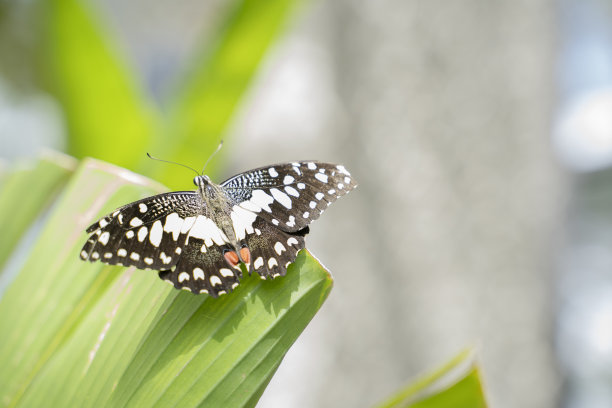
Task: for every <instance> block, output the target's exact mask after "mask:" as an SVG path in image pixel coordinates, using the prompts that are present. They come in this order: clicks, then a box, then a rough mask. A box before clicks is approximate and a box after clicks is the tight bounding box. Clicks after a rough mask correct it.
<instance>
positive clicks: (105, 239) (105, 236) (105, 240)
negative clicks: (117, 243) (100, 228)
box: [98, 231, 110, 245]
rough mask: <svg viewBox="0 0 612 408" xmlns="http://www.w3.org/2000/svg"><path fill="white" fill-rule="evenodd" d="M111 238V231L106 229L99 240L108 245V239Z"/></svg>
mask: <svg viewBox="0 0 612 408" xmlns="http://www.w3.org/2000/svg"><path fill="white" fill-rule="evenodd" d="M109 238H110V232H108V231H105V232H103V233H102V235H100V238H98V241H99V242H100V243H101V244H102V245H106V244H108V239H109Z"/></svg>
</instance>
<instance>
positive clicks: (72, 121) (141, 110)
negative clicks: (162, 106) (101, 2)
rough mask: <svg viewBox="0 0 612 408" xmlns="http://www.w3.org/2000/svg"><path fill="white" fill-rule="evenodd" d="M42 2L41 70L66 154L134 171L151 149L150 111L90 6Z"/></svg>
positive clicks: (152, 124)
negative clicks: (61, 117) (64, 128)
mask: <svg viewBox="0 0 612 408" xmlns="http://www.w3.org/2000/svg"><path fill="white" fill-rule="evenodd" d="M44 4H45V8H46V10H45V12H44V13H43V16H44V22H43V23H44V24H45V27H46V30H45V38H44V42H43V45H42V50H41V51H42V55H43V56H44V58H45V61H44V64H43V66H44V67H45V73H46V74H47V75H48V77H49V78H48V82H49V83H50V87H51V90H52V91H53V92H54V93H55V94H56V96H57V97H58V99H59V101H60V102H61V104H62V107H63V110H64V114H65V117H66V122H67V124H68V129H69V139H68V140H69V146H68V147H69V153H71V154H72V155H75V156H77V157H84V156H95V157H97V158H100V159H103V160H107V161H111V162H113V163H115V164H118V165H121V166H124V167H128V168H132V169H134V168H135V167H136V166H137V165H138V163H140V162H141V161H142V160H143V158H144V152H146V151H147V148H149V147H150V143H151V139H152V134H153V132H154V131H155V128H156V127H155V122H154V121H155V119H156V118H155V115H154V112H152V110H151V107H150V106H149V104H148V101H147V100H146V99H145V97H144V96H143V93H142V90H141V89H140V88H139V86H138V85H137V82H136V81H135V80H134V78H133V77H132V76H131V75H132V73H131V71H130V70H128V69H127V67H126V66H125V65H124V63H123V61H122V60H121V59H120V58H119V55H118V54H119V53H118V52H117V50H116V49H114V48H113V47H112V45H111V44H112V43H111V41H110V37H109V36H108V33H105V32H103V31H102V29H101V25H100V24H98V22H97V21H96V20H95V18H94V16H95V15H96V14H94V13H93V12H92V10H90V9H89V8H88V6H90V5H91V2H82V1H79V0H47V1H46V2H45V3H44ZM98 14H99V13H98Z"/></svg>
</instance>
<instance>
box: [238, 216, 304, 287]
mask: <svg viewBox="0 0 612 408" xmlns="http://www.w3.org/2000/svg"><path fill="white" fill-rule="evenodd" d="M253 226H254V228H253V229H254V230H255V231H257V232H256V233H254V234H249V235H247V237H246V241H247V245H248V247H249V250H250V252H251V268H250V270H249V272H251V271H255V272H257V273H258V274H259V275H260V276H261V277H262V278H264V279H274V278H276V277H278V276H285V274H286V273H287V267H288V266H289V264H291V263H292V262H293V261H295V258H296V257H297V254H298V252H299V251H300V249H302V248H304V246H305V244H304V236H305V235H306V234H307V233H308V227H306V228H304V229H302V230H300V231H297V232H285V231H283V230H281V229H278V228H276V227H274V226H273V225H271V224H269V223H268V222H267V221H265V220H263V219H262V218H257V219H256V220H255V222H254V224H253Z"/></svg>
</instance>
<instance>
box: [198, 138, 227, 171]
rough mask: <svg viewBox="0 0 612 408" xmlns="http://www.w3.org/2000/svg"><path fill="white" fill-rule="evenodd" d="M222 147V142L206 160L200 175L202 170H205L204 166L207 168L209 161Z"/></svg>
mask: <svg viewBox="0 0 612 408" xmlns="http://www.w3.org/2000/svg"><path fill="white" fill-rule="evenodd" d="M222 147H223V140H221V141H220V142H219V146H217V149H215V151H214V152H213V154H211V155H210V157H209V158H208V160H206V163H205V164H204V167H203V168H202V173H200V174H204V170H205V169H206V166H208V162H210V159H212V158H213V157H214V156H215V154H217V153H219V150H221V148H222Z"/></svg>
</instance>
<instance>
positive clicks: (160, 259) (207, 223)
mask: <svg viewBox="0 0 612 408" xmlns="http://www.w3.org/2000/svg"><path fill="white" fill-rule="evenodd" d="M194 184H195V185H196V186H197V190H196V191H178V192H171V193H165V194H160V195H157V196H153V197H148V198H145V199H143V200H139V201H136V202H133V203H130V204H127V205H125V206H123V207H121V208H119V209H117V210H115V211H114V212H112V213H111V214H109V215H107V216H105V217H103V218H101V219H100V220H99V221H97V222H96V223H94V224H92V225H91V226H90V227H89V228H88V229H87V232H88V233H90V234H91V235H90V237H89V239H88V240H87V242H86V243H85V245H84V246H83V249H82V250H81V254H80V256H81V259H83V260H89V261H92V262H93V261H98V260H100V261H102V262H105V263H109V264H120V265H125V266H135V267H137V268H140V269H154V270H158V271H160V272H159V276H160V277H161V278H162V279H164V280H166V281H169V282H170V283H172V284H173V285H174V286H175V287H176V288H178V289H186V290H189V291H191V292H194V293H209V294H210V295H212V296H215V297H216V296H218V295H221V294H224V293H229V292H230V291H231V290H233V289H234V288H235V287H236V286H237V285H238V284H239V282H240V281H239V280H240V278H241V277H242V272H241V268H240V264H241V263H242V264H244V265H245V267H246V270H247V271H248V272H249V273H251V272H253V271H255V272H257V273H258V274H259V275H260V276H261V277H262V278H264V279H268V278H275V277H277V276H282V275H285V273H286V270H287V266H288V265H289V264H290V263H291V262H293V261H294V260H295V257H296V256H297V253H298V251H299V250H300V249H302V248H304V236H305V235H306V234H307V233H308V231H309V229H308V224H309V223H310V222H311V221H312V220H314V219H316V218H318V217H319V215H320V214H321V213H322V212H323V210H324V209H325V208H327V206H328V205H329V204H331V202H333V201H335V200H336V199H337V198H338V197H339V196H341V195H343V194H345V193H347V192H348V191H350V190H351V189H353V188H354V187H355V186H356V183H355V182H354V181H353V179H352V178H351V176H350V174H349V173H348V171H346V169H345V168H344V167H343V166H340V165H335V164H329V163H319V162H313V161H308V162H293V163H285V164H276V165H272V166H266V167H261V168H258V169H254V170H250V171H247V172H244V173H241V174H238V175H236V176H234V177H232V178H230V179H228V180H226V181H224V182H223V183H221V184H215V183H213V182H212V181H211V180H210V179H209V178H208V176H205V175H202V176H197V177H195V178H194Z"/></svg>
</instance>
